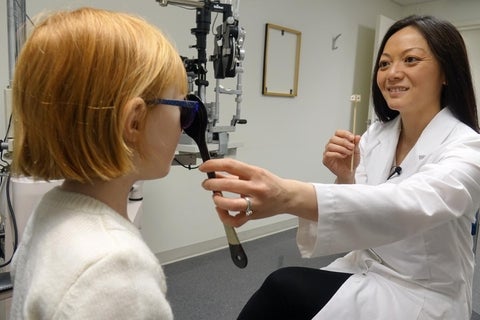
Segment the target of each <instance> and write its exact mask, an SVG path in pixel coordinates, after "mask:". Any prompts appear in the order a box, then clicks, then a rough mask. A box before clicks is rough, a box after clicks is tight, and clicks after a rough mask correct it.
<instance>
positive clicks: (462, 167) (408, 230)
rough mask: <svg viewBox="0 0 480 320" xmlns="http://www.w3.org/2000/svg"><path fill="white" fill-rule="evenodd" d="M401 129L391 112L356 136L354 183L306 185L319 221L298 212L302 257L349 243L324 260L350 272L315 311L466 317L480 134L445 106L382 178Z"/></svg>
mask: <svg viewBox="0 0 480 320" xmlns="http://www.w3.org/2000/svg"><path fill="white" fill-rule="evenodd" d="M399 132H400V119H399V117H397V118H396V119H395V120H393V121H390V122H388V123H380V122H377V123H374V124H373V125H372V126H371V127H370V128H369V130H368V131H367V132H366V133H365V134H364V135H363V136H362V139H361V142H360V151H361V160H360V164H359V167H358V168H357V172H356V181H357V184H353V185H333V186H332V185H331V184H330V185H325V184H314V187H315V190H316V194H317V200H318V223H316V222H312V221H309V220H304V219H300V220H299V229H298V234H297V242H298V246H299V249H300V252H301V253H302V256H304V257H313V256H321V255H328V254H334V253H341V252H347V251H351V250H353V251H352V252H350V253H348V254H347V255H346V256H345V257H342V258H339V259H337V260H336V261H334V262H333V263H332V264H330V265H329V266H327V267H326V268H325V269H327V270H332V271H340V272H349V273H353V276H351V277H350V278H349V279H348V280H347V281H346V282H345V283H344V284H343V285H342V286H341V288H340V289H339V290H338V291H337V293H336V294H335V295H334V296H333V297H332V299H331V300H330V301H329V302H328V303H327V305H326V306H325V307H324V308H323V309H322V310H321V311H320V312H319V313H318V314H317V315H316V316H315V317H314V319H315V320H324V319H328V320H331V319H342V320H353V319H355V320H363V319H368V320H375V319H389V320H412V319H441V320H447V319H452V320H466V319H470V314H471V311H472V280H473V270H474V256H473V251H472V245H473V241H472V236H471V224H472V222H473V221H474V215H475V212H476V211H477V210H478V208H479V207H480V135H478V134H477V133H476V132H474V131H473V130H471V129H470V128H469V127H468V126H466V125H465V124H463V123H461V122H460V121H458V120H457V119H456V118H455V117H454V116H453V115H452V113H451V112H450V110H448V109H446V108H445V109H443V110H442V111H441V112H439V113H438V114H437V115H436V116H435V118H434V119H433V120H432V121H431V122H430V124H429V125H428V126H427V127H426V128H425V129H424V131H423V133H422V135H421V136H420V138H419V140H418V142H417V143H416V145H415V146H414V147H413V149H412V150H411V151H410V152H409V154H408V155H407V156H406V158H405V159H404V160H403V162H402V163H401V167H402V172H401V174H400V175H396V176H394V177H392V178H391V179H389V180H388V181H387V177H388V176H389V174H390V171H391V169H392V165H393V163H394V155H395V148H396V145H397V141H398V136H399ZM368 248H373V251H371V250H369V249H368Z"/></svg>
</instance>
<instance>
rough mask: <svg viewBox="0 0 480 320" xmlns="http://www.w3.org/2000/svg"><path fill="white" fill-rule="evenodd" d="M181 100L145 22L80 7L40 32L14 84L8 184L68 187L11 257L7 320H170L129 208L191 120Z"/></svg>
mask: <svg viewBox="0 0 480 320" xmlns="http://www.w3.org/2000/svg"><path fill="white" fill-rule="evenodd" d="M186 93H187V80H186V73H185V70H184V66H183V63H182V61H181V59H180V56H179V55H178V53H177V52H176V50H175V48H174V47H173V46H172V44H171V43H170V42H169V41H168V40H167V39H166V38H165V36H164V35H163V34H162V33H161V32H160V31H159V30H158V29H156V28H155V27H154V26H152V25H150V24H149V23H147V22H146V21H144V20H142V19H141V18H138V17H134V16H132V15H128V14H123V13H115V12H110V11H105V10H98V9H93V8H81V9H77V10H74V11H64V12H57V13H53V14H51V15H49V16H48V17H46V18H45V19H43V20H42V21H41V22H39V23H38V24H37V25H36V26H35V28H34V30H33V32H32V34H31V35H30V37H29V38H28V40H27V41H26V43H25V45H24V47H23V49H22V52H21V54H20V56H19V58H18V61H17V65H16V71H15V77H14V82H13V108H14V111H13V115H14V120H15V140H14V144H15V145H14V159H13V162H12V167H13V173H14V174H17V175H27V176H31V177H33V178H36V179H43V180H52V179H64V182H63V184H62V185H61V186H60V187H57V188H54V189H53V190H52V191H50V192H48V193H47V194H45V196H44V197H43V199H42V200H41V202H40V204H39V205H38V207H37V208H36V210H35V211H34V212H33V214H32V216H31V218H30V220H29V222H28V224H27V226H26V228H25V231H24V234H23V236H22V242H21V243H20V245H19V248H18V250H17V252H16V253H15V256H14V260H13V263H12V271H11V274H12V279H13V284H14V293H13V302H12V307H11V315H10V317H11V319H172V317H173V316H172V311H171V308H170V305H169V303H168V301H167V300H166V297H165V293H166V284H165V276H164V274H163V270H162V268H161V266H160V264H159V262H158V260H157V259H156V257H155V256H154V254H153V253H152V252H151V251H150V250H149V248H148V247H147V245H146V244H145V243H144V241H143V240H142V238H141V235H140V232H139V231H138V230H137V229H136V228H135V227H134V225H133V224H132V223H131V222H130V221H129V220H128V215H127V198H128V193H129V191H130V188H131V187H132V185H133V183H134V182H136V181H139V180H148V179H158V178H162V177H164V176H166V175H167V174H168V172H169V169H170V164H171V161H172V159H173V157H174V153H175V148H176V145H177V143H178V139H179V137H180V134H181V131H182V128H185V127H186V126H188V124H189V123H188V122H189V121H191V120H192V118H193V117H194V116H195V112H196V109H195V106H194V104H193V103H189V102H188V101H187V102H186V101H183V99H184V97H185V95H186ZM172 104H173V105H172Z"/></svg>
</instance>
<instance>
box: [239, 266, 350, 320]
mask: <svg viewBox="0 0 480 320" xmlns="http://www.w3.org/2000/svg"><path fill="white" fill-rule="evenodd" d="M350 276H351V274H348V273H340V272H330V271H324V270H319V269H312V268H304V267H286V268H282V269H279V270H277V271H275V272H273V273H271V274H270V275H269V276H268V277H267V279H265V282H264V283H263V284H262V286H261V287H260V289H258V291H257V292H255V293H254V294H253V296H252V297H251V298H250V300H249V301H248V302H247V304H246V305H245V306H244V307H243V310H242V311H241V312H240V315H239V316H238V320H268V319H276V320H279V319H288V320H302V319H309V320H310V319H312V318H313V317H314V316H315V315H316V314H317V313H318V311H320V310H321V309H322V308H323V306H324V305H325V304H327V302H328V301H329V300H330V298H331V297H332V296H333V295H334V294H335V292H337V290H338V288H340V286H341V285H342V284H343V283H344V282H345V281H346V280H347V279H348V278H349V277H350Z"/></svg>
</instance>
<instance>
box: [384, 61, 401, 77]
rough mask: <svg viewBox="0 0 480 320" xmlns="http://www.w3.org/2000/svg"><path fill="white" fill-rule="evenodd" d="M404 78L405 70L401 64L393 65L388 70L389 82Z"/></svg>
mask: <svg viewBox="0 0 480 320" xmlns="http://www.w3.org/2000/svg"><path fill="white" fill-rule="evenodd" d="M402 76H403V69H402V67H401V65H400V64H399V63H392V64H391V65H390V68H388V72H387V77H388V79H389V80H396V79H400V78H401V77H402Z"/></svg>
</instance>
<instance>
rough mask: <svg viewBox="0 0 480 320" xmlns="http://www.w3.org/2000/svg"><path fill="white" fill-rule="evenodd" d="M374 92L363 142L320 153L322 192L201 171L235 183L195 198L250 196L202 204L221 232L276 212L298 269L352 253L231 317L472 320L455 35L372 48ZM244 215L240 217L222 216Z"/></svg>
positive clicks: (394, 40) (465, 70) (467, 182)
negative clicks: (286, 222)
mask: <svg viewBox="0 0 480 320" xmlns="http://www.w3.org/2000/svg"><path fill="white" fill-rule="evenodd" d="M372 91H373V101H374V105H375V111H376V114H377V116H378V118H379V119H380V121H379V122H376V123H374V124H373V125H371V126H370V128H369V129H368V130H367V132H366V133H365V134H364V135H363V136H362V137H361V138H360V137H359V136H354V135H353V134H352V133H350V132H348V131H345V130H338V131H337V132H336V134H335V135H334V136H333V137H332V138H331V139H330V141H329V142H328V144H327V146H326V148H325V152H324V159H323V162H324V164H325V165H326V166H327V167H328V168H329V169H330V170H331V171H332V172H333V173H334V174H335V175H336V177H337V179H336V184H334V185H332V184H310V183H304V182H300V181H294V180H286V179H282V178H280V177H277V176H275V175H273V174H272V173H270V172H268V171H266V170H263V169H261V168H257V167H253V166H249V165H246V164H243V163H240V162H237V161H234V160H231V159H225V160H214V161H209V162H207V163H205V164H203V165H202V166H201V168H200V170H201V171H207V172H208V171H225V172H228V173H230V174H232V175H233V177H231V176H226V175H223V176H220V178H221V177H223V178H224V179H220V178H219V179H210V180H206V181H205V182H204V183H203V186H204V188H205V189H207V190H218V191H228V192H235V193H238V194H241V195H242V196H244V197H245V199H247V198H248V199H247V200H245V199H242V198H236V199H228V198H223V197H222V196H221V195H220V194H216V195H215V196H214V202H215V205H216V206H217V211H218V212H219V215H220V218H221V219H222V220H223V221H224V222H225V223H228V224H230V225H233V226H239V225H242V224H244V223H245V222H247V221H248V220H250V219H260V218H265V217H269V216H273V215H276V214H280V213H284V212H287V213H291V214H294V215H296V216H298V217H299V228H298V235H297V241H298V246H299V249H300V252H301V253H302V255H303V256H304V257H312V256H318V255H328V254H335V253H341V252H347V251H351V252H350V253H348V254H347V255H346V256H344V257H343V258H340V259H337V260H336V261H334V262H333V263H332V264H330V265H329V266H327V267H326V268H324V269H323V270H312V269H305V268H286V269H281V270H279V271H276V272H274V273H273V274H272V275H270V276H269V277H268V278H267V280H266V281H265V283H264V284H263V286H262V287H261V288H260V289H259V290H258V291H257V292H256V293H255V294H254V296H253V297H252V298H251V299H250V301H249V302H248V303H247V305H246V306H245V307H244V309H243V310H242V313H241V314H240V316H239V319H260V318H262V319H270V318H271V319H287V318H290V319H311V318H312V317H313V319H398V320H403V319H470V316H471V312H472V281H473V270H474V255H473V251H472V246H473V244H472V236H471V234H470V231H471V225H472V222H473V221H474V216H475V213H476V212H477V210H478V209H479V208H480V137H479V135H478V122H477V114H476V105H475V98H474V91H473V85H472V78H471V74H470V71H469V63H468V59H467V53H466V50H465V45H464V42H463V40H462V37H461V36H460V34H459V33H458V31H457V30H456V29H455V27H454V26H452V25H451V24H450V23H448V22H445V21H441V20H438V19H436V18H434V17H430V16H410V17H407V18H405V19H402V20H400V21H398V22H396V23H395V24H394V25H393V26H392V27H391V28H390V29H389V30H388V32H387V33H386V35H385V37H384V39H383V41H382V43H381V46H380V48H379V52H378V56H377V60H376V64H375V68H374V81H373V84H372ZM352 156H354V168H355V170H354V171H351V167H350V166H351V161H352V159H351V157H352ZM228 178H233V179H228ZM246 207H247V208H248V209H249V211H250V212H249V213H250V214H249V215H246V214H239V215H237V216H235V217H232V216H230V215H228V210H236V211H242V210H245V208H246ZM280 301H281V302H280ZM288 310H293V311H292V312H291V313H289V311H288Z"/></svg>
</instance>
